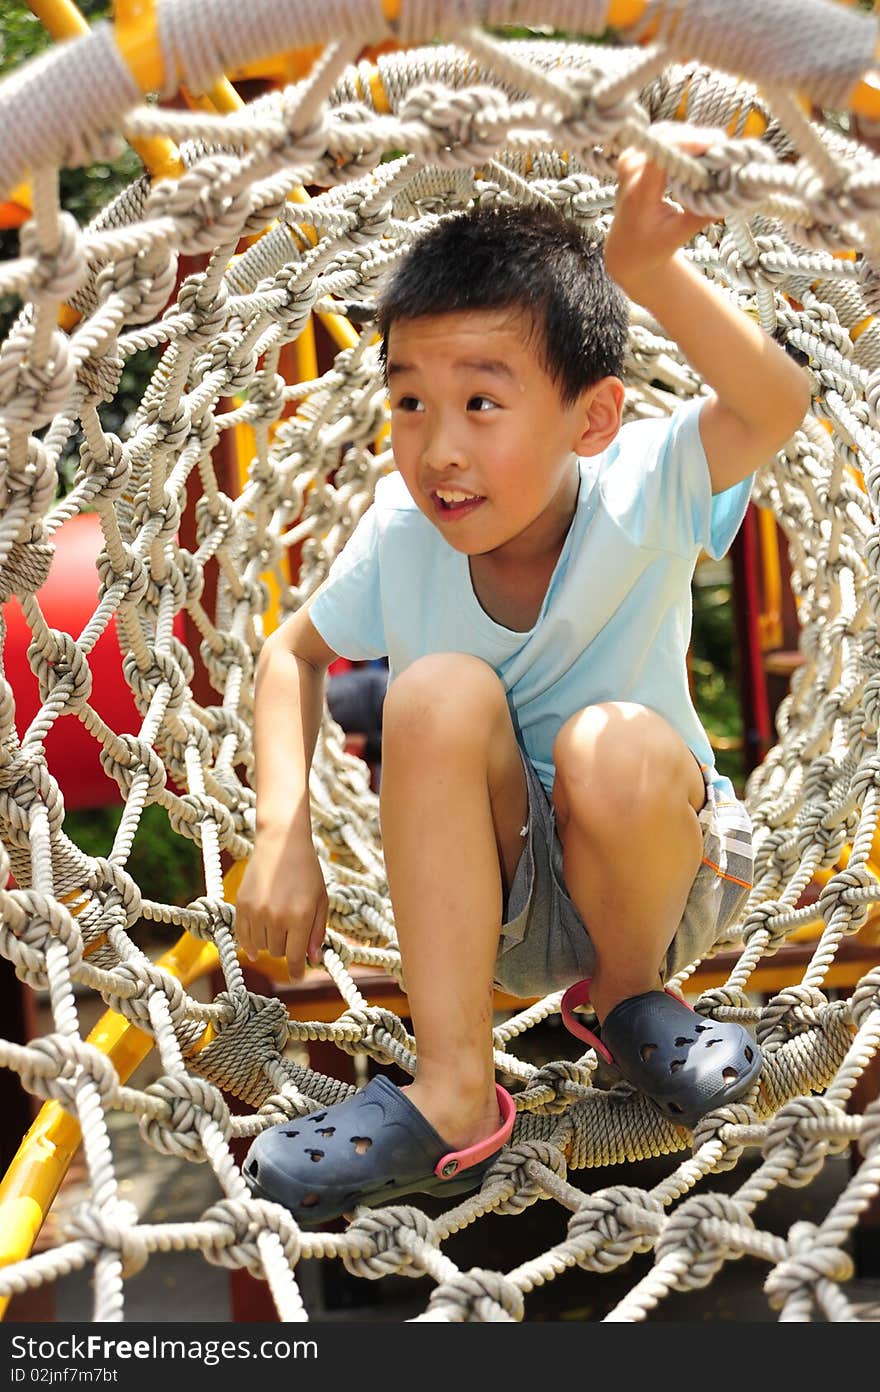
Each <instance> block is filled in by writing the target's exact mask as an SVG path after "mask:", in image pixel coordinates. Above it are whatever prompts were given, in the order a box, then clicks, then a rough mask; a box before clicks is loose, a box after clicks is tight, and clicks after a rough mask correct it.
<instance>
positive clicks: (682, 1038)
mask: <svg viewBox="0 0 880 1392" xmlns="http://www.w3.org/2000/svg"><path fill="white" fill-rule="evenodd" d="M693 1042H694V1041H693V1040H692V1039H687V1038H685V1036H684V1035H683V1034H680V1035H679V1036H678V1038H677V1039H676V1041H675V1047H676V1049H683V1048H684V1046H685V1044H693Z"/></svg>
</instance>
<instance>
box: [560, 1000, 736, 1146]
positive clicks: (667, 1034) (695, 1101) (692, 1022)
mask: <svg viewBox="0 0 880 1392" xmlns="http://www.w3.org/2000/svg"><path fill="white" fill-rule="evenodd" d="M589 999H590V982H589V980H585V981H578V982H576V983H575V984H574V985H573V986H570V987H569V988H568V990H567V991H566V992H565V995H564V996H563V998H562V1007H561V1009H562V1018H563V1020H564V1022H565V1025H566V1027H567V1028H568V1029H569V1030H570V1031H571V1033H572V1034H575V1035H577V1037H578V1038H579V1039H584V1040H586V1041H587V1043H588V1044H592V1046H593V1048H594V1049H595V1050H596V1052H597V1054H598V1055H599V1058H600V1060H602V1061H603V1062H604V1063H605V1065H606V1066H607V1068H608V1069H610V1070H612V1071H613V1072H614V1073H616V1075H617V1076H618V1077H620V1078H624V1079H625V1080H626V1082H628V1083H630V1084H631V1085H632V1086H633V1087H634V1088H637V1089H638V1091H639V1092H642V1093H644V1095H645V1096H646V1097H647V1099H648V1101H649V1102H651V1103H652V1104H653V1106H654V1107H655V1108H656V1110H657V1111H658V1112H660V1114H661V1116H663V1117H665V1118H666V1120H667V1121H670V1122H672V1124H673V1125H674V1126H688V1127H691V1128H693V1127H694V1126H696V1124H697V1122H698V1121H699V1120H700V1117H703V1116H705V1115H706V1113H707V1112H711V1111H713V1110H714V1109H715V1108H716V1107H723V1106H725V1105H726V1104H727V1103H728V1102H734V1101H735V1100H736V1099H737V1098H738V1097H742V1096H743V1095H744V1094H745V1093H746V1092H748V1091H749V1089H750V1088H751V1086H752V1084H753V1083H754V1081H755V1079H756V1078H757V1076H758V1073H759V1072H760V1069H761V1063H762V1054H761V1050H760V1049H759V1048H758V1046H757V1044H756V1043H755V1042H754V1040H753V1039H752V1038H751V1036H750V1035H749V1034H748V1033H747V1032H746V1030H744V1029H743V1027H742V1025H737V1024H727V1023H724V1024H720V1023H718V1022H717V1021H715V1020H707V1019H705V1018H704V1016H702V1015H698V1014H697V1012H696V1011H695V1010H692V1009H691V1008H690V1006H689V1005H688V1004H687V1003H686V1002H685V1001H683V1000H682V999H681V997H680V996H677V995H675V994H674V993H673V992H672V991H666V990H664V991H644V992H643V993H642V994H641V995H638V996H630V997H629V998H628V999H627V1000H623V1001H620V1002H619V1004H618V1005H615V1006H614V1008H613V1009H612V1010H610V1011H609V1012H608V1014H607V1016H606V1017H605V1022H604V1024H603V1025H602V1035H601V1039H600V1038H599V1036H598V1035H597V1034H596V1033H595V1032H594V1031H592V1030H590V1029H588V1028H587V1027H586V1025H584V1024H583V1023H582V1021H581V1020H580V1019H579V1018H578V1016H576V1015H575V1014H574V1013H573V1012H574V1009H575V1007H576V1006H578V1005H586V1004H587V1002H588V1001H589Z"/></svg>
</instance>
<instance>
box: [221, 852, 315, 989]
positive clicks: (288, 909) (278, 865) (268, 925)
mask: <svg viewBox="0 0 880 1392" xmlns="http://www.w3.org/2000/svg"><path fill="white" fill-rule="evenodd" d="M327 909H328V902H327V887H326V885H325V883H324V876H323V874H322V873H321V862H320V861H319V859H318V856H317V852H316V851H315V848H314V846H313V844H312V842H311V841H310V840H308V839H306V840H305V841H303V840H302V839H300V838H298V839H295V840H292V839H291V836H290V834H289V831H288V829H287V828H278V829H277V830H276V829H274V828H272V829H267V830H264V831H261V832H258V834H257V839H256V843H255V845H254V852H253V855H252V856H251V858H250V860H249V861H248V863H247V867H246V869H245V872H244V875H243V876H242V881H241V887H240V888H239V891H238V896H237V901H236V910H235V935H236V938H237V939H238V943H239V945H240V947H241V948H242V950H243V951H244V952H245V953H247V955H248V957H249V958H250V959H251V961H253V959H254V958H255V957H256V955H257V953H258V952H268V953H269V954H270V955H271V956H272V957H284V958H285V960H286V962H287V969H288V971H289V972H290V978H291V980H292V981H299V980H300V979H301V978H302V976H303V974H304V972H305V965H306V961H307V960H308V962H309V963H310V965H312V966H317V965H319V964H320V961H321V946H322V944H323V942H324V932H325V929H326V926H327Z"/></svg>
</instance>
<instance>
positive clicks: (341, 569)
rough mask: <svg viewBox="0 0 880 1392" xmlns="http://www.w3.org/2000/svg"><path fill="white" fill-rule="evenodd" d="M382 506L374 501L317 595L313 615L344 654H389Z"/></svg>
mask: <svg viewBox="0 0 880 1392" xmlns="http://www.w3.org/2000/svg"><path fill="white" fill-rule="evenodd" d="M379 569H380V568H379V536H378V524H377V511H376V507H375V506H371V507H368V508H367V510H366V512H365V513H364V515H363V517H362V518H361V520H360V521H359V522H358V524H357V526H356V527H355V529H354V531H353V532H352V534H351V536H350V537H349V539H348V541H347V542H346V544H345V546H343V548H342V550H341V551H340V553H339V555H338V556H337V557H336V560H335V561H334V562H333V564H332V565H331V567H330V570H329V572H328V574H327V579H326V580H325V582H324V584H323V585H322V587H321V589H320V591H319V592H318V594H317V595H316V596H315V598H314V599H313V600H312V603H311V607H310V609H309V618H310V619H311V621H312V623H313V624H314V626H315V628H316V629H317V630H318V632H319V633H320V635H321V637H322V638H323V639H324V642H325V643H326V644H327V645H328V647H331V648H332V649H333V651H334V652H335V653H338V654H339V655H340V657H348V658H351V659H352V660H353V661H365V660H366V659H368V658H373V657H385V656H386V654H387V652H388V648H387V644H386V642H385V622H384V618H383V614H382V589H381V583H380V574H379Z"/></svg>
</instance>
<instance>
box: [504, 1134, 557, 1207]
mask: <svg viewBox="0 0 880 1392" xmlns="http://www.w3.org/2000/svg"><path fill="white" fill-rule="evenodd" d="M542 1169H546V1170H549V1171H550V1172H551V1174H554V1175H556V1176H557V1178H558V1179H561V1180H565V1179H566V1177H567V1175H568V1166H567V1165H566V1163H565V1156H564V1155H563V1153H562V1151H561V1150H560V1149H559V1147H558V1146H556V1145H553V1144H552V1143H551V1142H550V1141H539V1140H534V1141H517V1142H515V1143H514V1144H512V1145H506V1146H505V1147H504V1149H503V1150H502V1151H501V1153H500V1155H499V1156H498V1157H497V1158H496V1160H495V1162H494V1164H493V1165H492V1167H491V1169H490V1170H489V1171H488V1173H487V1174H486V1176H485V1178H484V1180H483V1185H484V1186H486V1185H489V1184H491V1183H492V1182H493V1181H494V1180H507V1181H510V1182H511V1183H513V1184H515V1185H516V1189H515V1191H514V1193H513V1194H511V1196H510V1198H509V1199H505V1201H504V1202H503V1203H502V1204H499V1205H497V1206H496V1207H495V1208H494V1209H493V1212H495V1213H521V1212H522V1211H523V1209H525V1208H528V1207H529V1205H530V1204H533V1203H535V1202H537V1200H538V1199H540V1198H543V1196H544V1195H545V1194H546V1193H547V1190H546V1189H545V1188H544V1185H543V1182H542V1181H543V1175H542V1173H541V1171H542Z"/></svg>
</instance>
